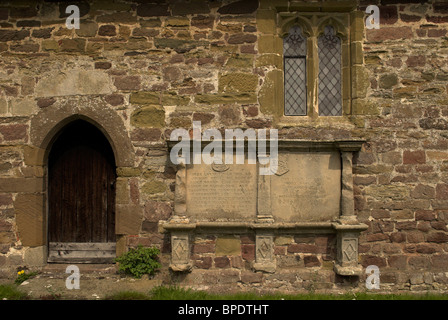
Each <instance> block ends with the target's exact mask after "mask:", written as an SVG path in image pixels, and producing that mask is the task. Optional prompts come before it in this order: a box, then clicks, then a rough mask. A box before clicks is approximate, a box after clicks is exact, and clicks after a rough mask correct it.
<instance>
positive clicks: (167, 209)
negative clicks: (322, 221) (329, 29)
mask: <svg viewBox="0 0 448 320" xmlns="http://www.w3.org/2000/svg"><path fill="white" fill-rule="evenodd" d="M74 4H76V5H78V6H79V8H80V15H81V17H80V29H67V27H66V25H65V22H66V18H67V16H68V14H66V13H65V8H66V6H67V5H68V4H67V3H66V2H60V3H58V2H53V1H28V0H23V1H22V0H21V1H18V0H15V1H2V3H1V4H0V55H1V59H0V158H1V161H0V270H1V275H2V276H3V277H12V276H14V275H15V271H16V268H17V267H23V266H26V267H28V268H31V269H33V268H34V269H39V268H40V267H42V266H44V265H45V264H46V263H47V254H48V238H47V236H48V235H47V227H46V226H47V222H48V221H47V220H48V215H47V209H46V208H47V201H48V194H47V190H48V185H47V183H48V181H47V174H48V171H47V170H48V168H47V161H48V154H49V151H50V149H51V146H52V143H53V141H54V140H55V139H56V137H57V134H58V132H59V131H60V130H61V129H63V128H64V126H66V125H67V124H68V123H70V122H71V121H73V120H75V119H82V120H86V121H88V122H90V123H93V124H94V125H95V126H97V127H98V128H99V129H100V130H101V132H103V133H104V135H105V136H106V137H107V139H108V141H109V142H110V143H111V146H112V149H113V151H114V154H115V162H116V167H117V168H116V172H117V179H116V188H115V190H116V200H115V206H116V209H115V210H116V220H115V234H116V253H117V255H120V254H122V253H124V252H125V251H126V250H127V249H128V248H130V247H135V246H137V245H140V244H141V245H144V246H157V247H158V248H160V249H161V255H160V259H161V262H162V265H163V267H162V269H161V272H160V273H159V274H157V275H156V277H158V278H159V279H162V280H163V281H164V282H165V283H178V284H181V285H188V286H192V287H197V288H205V289H207V288H209V289H216V288H243V289H262V290H264V289H266V290H267V289H272V290H274V289H275V290H291V291H300V290H311V289H313V290H327V291H331V290H346V291H348V290H365V279H366V277H367V275H366V274H365V268H366V267H367V266H369V265H376V266H378V268H379V270H380V272H381V277H380V281H381V289H382V290H384V291H394V292H399V291H409V290H410V291H416V292H427V291H437V292H447V291H448V273H447V271H448V229H447V222H448V134H447V129H448V92H447V90H448V65H447V61H448V59H447V58H448V49H447V47H448V40H447V39H448V38H447V30H448V29H447V28H448V4H447V3H446V2H445V1H442V0H430V1H424V2H423V1H400V0H360V1H288V0H259V1H258V0H247V1H245V0H241V1H233V0H223V1H211V0H210V1H207V0H190V1H171V0H166V1H163V0H162V1H151V0H148V1H132V0H121V1H114V2H110V1H103V0H96V1H79V2H74ZM368 5H377V6H378V7H379V9H380V29H367V28H365V25H364V19H365V17H366V14H365V12H364V11H365V8H366V7H367V6H368ZM296 16H298V17H299V18H297V19H298V20H297V21H302V22H303V21H305V22H303V23H305V24H307V25H308V26H309V28H310V30H311V33H312V35H310V37H313V36H315V33H316V32H318V28H319V25H318V22H319V21H323V20H324V19H325V18H326V17H332V19H333V20H329V21H332V22H331V23H334V24H335V25H337V26H338V28H339V29H338V30H339V32H340V36H341V37H342V39H343V40H342V43H343V48H342V50H343V52H344V53H346V54H344V55H343V62H342V63H343V66H342V67H343V73H344V76H343V81H342V82H343V83H342V90H343V94H342V96H343V115H342V116H340V117H321V116H317V115H316V114H315V113H310V114H309V115H308V116H303V117H292V118H291V117H289V118H288V117H285V116H284V115H283V111H282V110H283V109H282V108H283V107H282V106H283V56H282V37H283V34H282V32H283V31H282V30H284V29H282V28H284V26H286V25H287V23H286V21H289V20H288V19H290V18H291V17H296ZM283 22H285V23H283ZM308 59H309V62H310V63H309V67H310V70H314V69H313V68H315V67H316V65H317V64H316V63H317V62H316V58H313V57H311V56H310V57H308ZM313 81H315V79H312V78H311V79H309V83H308V87H309V88H311V87H312V84H313ZM310 95H311V96H312V95H313V93H310ZM315 102H316V100H310V103H311V106H310V108H311V109H310V110H314V109H313V108H315V105H313V103H315ZM192 121H201V125H202V128H203V129H207V128H218V129H220V130H224V129H226V128H242V129H247V128H254V129H262V128H275V129H278V133H279V139H284V140H288V139H289V140H295V141H301V140H304V141H314V142H316V144H319V143H320V142H322V141H330V142H331V141H341V140H348V141H351V140H362V141H363V143H362V146H361V147H360V150H359V151H354V152H353V158H352V172H350V174H352V175H353V185H352V186H351V188H352V190H353V192H352V193H353V194H352V196H353V203H354V204H353V208H354V215H355V216H356V219H357V223H359V224H363V225H365V226H366V229H365V230H363V231H360V233H359V238H357V239H358V241H357V242H356V244H357V247H356V248H354V249H355V250H357V256H356V257H355V258H354V259H355V260H356V263H358V264H359V265H360V266H361V268H362V272H360V273H359V274H357V275H344V274H339V273H338V272H336V271H335V268H334V265H335V263H336V261H337V259H338V258H337V255H338V241H339V240H338V239H339V238H338V236H337V234H336V233H335V232H333V231H334V230H333V231H331V232H330V230H332V229H331V228H330V229H328V228H327V227H326V226H327V225H325V226H323V227H319V226H318V225H316V224H315V225H313V227H312V228H310V229H306V228H305V227H303V226H301V228H302V229H300V230H299V231H300V232H299V231H297V230H296V231H297V232H296V231H294V232H292V231H291V232H289V231H288V230H289V229H288V230H286V231H279V230H280V229H275V230H274V231H272V233H270V234H269V235H268V236H267V237H268V238H266V239H265V240H266V242H264V243H269V245H270V246H271V247H270V248H271V249H272V252H271V253H272V255H271V256H270V258H269V259H271V260H270V261H274V264H273V265H270V266H271V267H269V268H264V269H263V268H261V269H257V268H255V267H254V265H255V264H254V261H255V260H256V255H257V250H256V248H257V245H258V235H257V234H256V233H255V232H254V229H251V228H249V227H241V226H240V227H238V228H236V227H235V228H234V229H232V228H230V229H229V227H228V226H227V227H225V228H220V227H219V224H215V225H214V227H213V228H209V227H207V225H206V224H203V225H202V227H198V226H197V227H196V229H194V231H188V232H186V233H185V234H187V237H188V238H182V237H183V236H184V234H181V235H180V236H179V237H178V238H175V239H174V240H175V241H180V242H179V243H183V242H182V241H184V240H185V241H187V240H188V241H187V242H186V243H187V244H188V247H186V248H183V250H184V252H185V250H186V251H188V252H187V253H188V255H187V256H188V259H189V266H188V268H185V269H183V270H182V271H176V270H170V261H171V259H173V253H172V249H173V243H172V241H173V238H172V237H171V233H170V230H169V229H167V228H164V227H163V223H165V222H167V221H171V220H172V219H173V217H174V216H176V212H174V208H175V198H176V187H178V185H179V181H178V177H179V176H178V168H177V167H176V166H173V165H172V164H170V162H169V150H168V140H169V137H170V133H171V131H172V130H173V129H176V128H187V129H190V128H191V127H192ZM347 159H348V158H347ZM347 161H348V160H347ZM338 163H339V162H338ZM350 164H351V162H350ZM180 183H182V181H181V182H180ZM322 183H324V182H322ZM198 206H200V208H201V210H205V211H206V210H207V209H206V208H204V207H203V206H201V205H200V204H198ZM300 222H301V221H295V223H300ZM328 222H330V221H328ZM201 228H202V229H201ZM304 228H305V229H306V232H302V231H303V230H305V229H304ZM229 230H230V231H229ZM281 230H283V229H281ZM291 230H292V229H291ZM294 230H295V229H294ZM268 240H269V241H270V242H269V241H268ZM176 243H177V242H176ZM176 248H177V247H176ZM174 253H176V252H174ZM182 254H183V253H182Z"/></svg>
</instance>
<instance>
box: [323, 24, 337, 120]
mask: <svg viewBox="0 0 448 320" xmlns="http://www.w3.org/2000/svg"><path fill="white" fill-rule="evenodd" d="M317 45H318V51H319V86H318V89H319V93H318V95H319V115H320V116H341V115H342V92H341V90H342V85H341V83H342V81H341V39H340V38H339V37H337V36H336V35H335V30H334V28H333V27H331V26H326V27H325V30H324V33H323V35H321V36H320V37H319V39H318V43H317Z"/></svg>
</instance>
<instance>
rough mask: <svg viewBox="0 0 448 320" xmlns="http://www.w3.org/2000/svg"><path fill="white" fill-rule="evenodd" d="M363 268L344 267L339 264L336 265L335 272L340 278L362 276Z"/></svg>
mask: <svg viewBox="0 0 448 320" xmlns="http://www.w3.org/2000/svg"><path fill="white" fill-rule="evenodd" d="M362 270H363V269H362V266H361V265H356V266H346V267H343V266H341V265H339V264H335V265H334V272H336V273H337V274H338V275H340V276H360V275H361V274H362Z"/></svg>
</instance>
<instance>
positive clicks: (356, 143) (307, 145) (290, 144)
mask: <svg viewBox="0 0 448 320" xmlns="http://www.w3.org/2000/svg"><path fill="white" fill-rule="evenodd" d="M179 142H180V141H173V140H168V141H167V144H168V149H169V150H171V149H172V148H173V147H174V146H175V145H177V144H178V143H179ZM189 142H190V143H189V147H190V148H191V150H193V147H194V143H195V142H196V143H197V142H198V141H195V140H190V141H189ZM199 142H200V145H201V149H203V148H204V147H205V146H207V145H208V144H210V143H211V142H213V143H215V144H218V143H221V145H222V148H223V151H224V147H225V144H226V140H215V141H205V140H200V141H199ZM243 142H244V148H245V150H247V147H248V146H249V145H250V144H251V143H252V144H253V145H255V146H256V148H257V150H258V148H259V146H260V144H261V143H264V145H265V146H266V149H267V150H266V151H268V150H269V147H270V143H271V142H270V140H247V139H246V140H244V141H243V140H233V141H232V144H233V149H235V148H236V146H237V144H238V143H240V144H241V143H243ZM365 142H366V140H362V139H343V140H302V139H278V141H277V145H278V149H279V150H290V151H319V150H331V149H333V150H334V149H337V150H341V151H349V152H356V151H359V150H361V147H362V145H363V143H365Z"/></svg>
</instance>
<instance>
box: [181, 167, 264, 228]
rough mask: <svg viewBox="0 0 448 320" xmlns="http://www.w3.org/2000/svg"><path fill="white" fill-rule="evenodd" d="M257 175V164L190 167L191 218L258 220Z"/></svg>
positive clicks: (189, 194) (187, 188)
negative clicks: (256, 218)
mask: <svg viewBox="0 0 448 320" xmlns="http://www.w3.org/2000/svg"><path fill="white" fill-rule="evenodd" d="M257 175H258V171H257V166H256V165H255V164H229V165H226V164H223V165H207V164H199V165H188V166H187V180H186V181H187V187H186V191H187V196H186V201H187V212H188V216H190V217H192V218H195V219H197V220H220V219H221V220H222V219H224V220H250V219H255V217H256V210H257Z"/></svg>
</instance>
